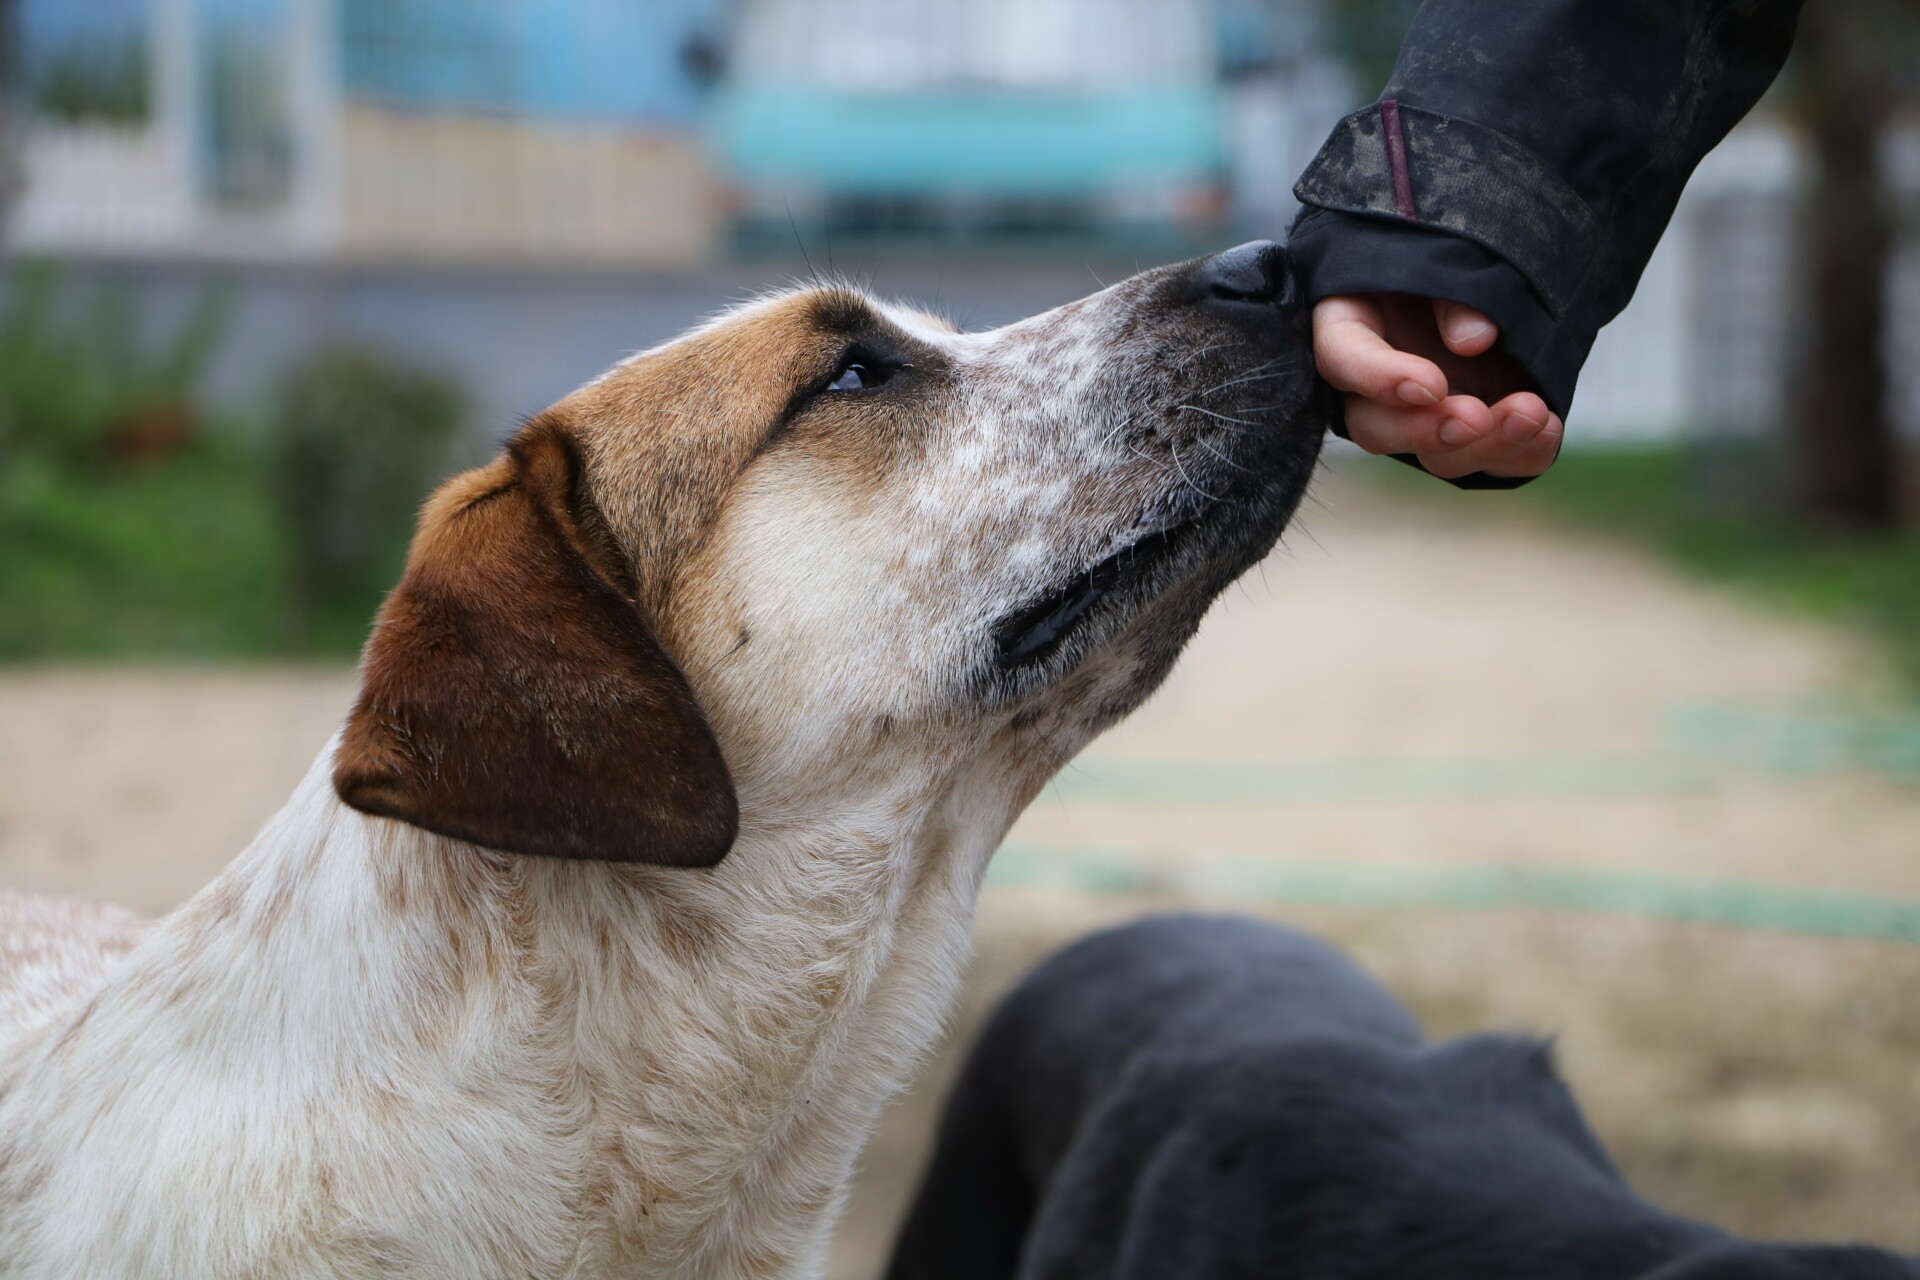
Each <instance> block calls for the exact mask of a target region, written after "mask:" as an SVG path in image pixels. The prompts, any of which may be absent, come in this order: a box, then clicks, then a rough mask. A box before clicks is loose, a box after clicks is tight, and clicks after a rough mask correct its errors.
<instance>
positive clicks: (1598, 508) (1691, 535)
mask: <svg viewBox="0 0 1920 1280" xmlns="http://www.w3.org/2000/svg"><path fill="white" fill-rule="evenodd" d="M1376 470H1379V471H1383V472H1387V473H1397V474H1389V475H1387V476H1386V477H1385V478H1384V479H1385V482H1386V483H1389V484H1391V485H1393V486H1394V487H1395V488H1396V489H1399V488H1401V487H1402V486H1405V487H1406V488H1409V489H1411V488H1413V487H1416V486H1418V487H1421V488H1423V489H1424V488H1427V487H1432V488H1434V489H1439V482H1438V481H1435V480H1431V479H1427V478H1425V477H1423V476H1420V475H1418V474H1416V473H1414V472H1412V471H1411V470H1408V469H1403V468H1399V467H1383V468H1376ZM1696 490H1697V485H1696V484H1695V483H1694V482H1693V477H1692V476H1691V474H1690V470H1689V465H1688V459H1687V457H1686V455H1685V454H1684V453H1683V452H1682V451H1681V450H1679V449H1677V448H1634V449H1617V450H1614V449H1609V450H1603V451H1595V452H1577V453H1569V454H1567V455H1566V456H1564V457H1562V458H1561V459H1560V461H1559V462H1558V463H1557V464H1556V465H1555V466H1554V468H1553V470H1552V471H1550V472H1548V473H1547V474H1546V475H1545V476H1543V477H1542V478H1540V479H1539V480H1536V481H1535V482H1534V483H1532V484H1530V485H1528V486H1526V487H1525V488H1523V489H1520V490H1517V491H1515V492H1512V493H1490V494H1474V495H1465V496H1466V497H1467V498H1469V499H1470V500H1472V501H1474V502H1476V503H1483V504H1486V505H1488V506H1499V505H1506V506H1508V507H1509V509H1510V510H1511V511H1513V512H1514V513H1516V514H1522V515H1530V516H1537V517H1544V518H1547V519H1551V520H1555V521H1559V522H1563V523H1565V524H1568V525H1572V526H1575V527H1579V528H1583V529H1590V530H1594V531H1598V532H1602V533H1605V534H1608V535H1611V536H1616V537H1619V538H1622V539H1625V540H1628V541H1631V542H1635V543H1638V544H1641V545H1643V546H1646V547H1649V548H1651V549H1652V550H1654V551H1656V552H1658V553H1659V554H1660V555H1662V556H1663V557H1665V558H1666V559H1668V560H1669V561H1671V562H1672V563H1673V564H1675V565H1677V566H1679V567H1680V568H1681V569H1683V570H1685V571H1686V572H1688V573H1691V574H1693V575H1695V576H1697V577H1699V578H1700V579H1702V580H1705V581H1710V582H1714V583H1719V584H1724V585H1727V586H1730V587H1733V588H1735V589H1737V590H1739V591H1741V592H1743V593H1744V594H1746V595H1748V596H1750V597H1752V598H1753V599H1755V600H1758V601H1760V602H1762V603H1764V604H1766V605H1768V606H1770V607H1774V608H1778V609H1784V610H1788V611H1791V612H1796V613H1800V614H1803V615H1811V616H1814V617H1819V618H1823V619H1827V620H1831V621H1835V622H1839V623H1842V624H1845V625H1849V626H1854V627H1858V628H1860V629H1862V630H1864V631H1865V632H1867V633H1869V634H1870V635H1872V636H1874V637H1875V638H1876V639H1877V640H1878V641H1879V642H1880V643H1881V644H1882V645H1883V646H1884V648H1885V650H1886V652H1887V654H1888V656H1889V657H1890V658H1891V660H1892V662H1893V664H1894V666H1895V668H1896V669H1897V670H1898V671H1899V672H1900V673H1901V675H1902V676H1903V677H1905V679H1906V680H1907V681H1908V682H1909V683H1910V684H1911V685H1912V686H1913V687H1914V688H1915V689H1916V690H1920V530H1910V531H1908V532H1905V533H1902V534H1898V535H1894V536H1892V537H1887V538H1877V539H1821V538H1815V537H1812V536H1810V535H1809V534H1807V533H1806V532H1804V531H1803V530H1801V529H1798V528H1796V527H1795V526H1794V524H1793V523H1792V522H1791V521H1790V520H1787V519H1785V518H1782V517H1778V516H1767V515H1761V514H1757V513H1755V512H1754V511H1752V510H1741V509H1736V508H1733V507H1730V506H1725V505H1718V506H1716V505H1715V504H1712V503H1708V502H1703V501H1701V500H1700V498H1699V497H1698V496H1697V492H1696ZM1445 494H1446V491H1445V490H1444V489H1440V492H1439V494H1438V495H1436V496H1445Z"/></svg>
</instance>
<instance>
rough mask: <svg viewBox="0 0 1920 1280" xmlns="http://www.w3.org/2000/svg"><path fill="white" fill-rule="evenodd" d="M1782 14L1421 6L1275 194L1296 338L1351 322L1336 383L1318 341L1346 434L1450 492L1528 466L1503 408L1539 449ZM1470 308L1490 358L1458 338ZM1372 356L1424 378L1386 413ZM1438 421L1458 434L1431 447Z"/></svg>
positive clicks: (1390, 402) (1386, 368)
mask: <svg viewBox="0 0 1920 1280" xmlns="http://www.w3.org/2000/svg"><path fill="white" fill-rule="evenodd" d="M1799 9H1800V0H1426V3H1425V4H1424V5H1422V6H1421V9H1420V12H1419V15H1418V16H1417V17H1416V18H1415V19H1414V23H1413V26H1412V28H1411V30H1410V31H1409V32H1408V35H1407V39H1406V42H1405V44H1404V45H1403V46H1402V48H1401V51H1400V60H1399V64H1398V66H1397V67H1396V68H1395V70H1394V73H1393V77H1392V79H1391V80H1390V81H1389V82H1388V84H1387V87H1386V90H1385V92H1384V93H1383V94H1382V95H1381V100H1380V102H1379V103H1377V104H1375V105H1374V106H1371V107H1368V108H1366V109H1364V110H1362V111H1358V112H1356V113H1354V114H1353V115H1351V116H1348V117H1347V118H1346V119H1345V120H1343V121H1341V122H1340V124H1339V125H1338V126H1337V127H1336V128H1335V129H1334V131H1333V135H1332V136H1331V137H1330V138H1329V139H1328V140H1327V143H1326V145H1325V146H1324V147H1323V148H1322V149H1321V151H1320V154H1319V155H1318V156H1317V157H1316V158H1315V159H1314V161H1313V163H1312V164H1311V165H1309V166H1308V167H1307V170H1306V172H1305V173H1304V174H1303V175H1302V176H1301V178H1300V181H1299V183H1298V185H1297V186H1296V187H1295V188H1294V193H1295V195H1296V196H1298V197H1299V199H1300V201H1301V203H1302V204H1303V205H1305V206H1306V208H1305V209H1304V210H1303V211H1302V213H1301V216H1300V218H1299V219H1298V220H1297V221H1296V222H1295V224H1294V227H1293V231H1292V235H1291V237H1290V240H1289V245H1290V247H1291V249H1292V252H1293V254H1294V257H1295V259H1296V260H1297V261H1298V263H1299V265H1300V268H1301V270H1302V273H1303V276H1304V279H1305V282H1306V287H1307V291H1308V298H1309V300H1311V301H1313V302H1315V303H1318V304H1319V306H1318V307H1317V308H1316V316H1315V330H1316V338H1317V339H1318V338H1320V336H1321V333H1322V330H1323V328H1325V327H1327V326H1329V325H1332V324H1349V325H1358V326H1360V327H1359V328H1350V329H1347V330H1345V331H1344V333H1345V334H1346V335H1350V337H1351V338H1352V339H1353V340H1352V341H1346V342H1342V343H1341V344H1340V345H1339V346H1338V347H1337V349H1336V350H1335V352H1333V353H1332V354H1334V355H1335V356H1336V360H1335V362H1334V363H1335V365H1336V367H1337V368H1338V369H1339V371H1340V375H1341V376H1335V375H1334V374H1333V373H1331V372H1329V361H1328V359H1327V357H1328V355H1329V351H1328V350H1327V344H1326V343H1324V342H1322V343H1320V345H1319V348H1318V351H1319V354H1320V356H1321V365H1322V371H1323V373H1328V376H1329V377H1330V379H1331V380H1333V381H1334V382H1335V383H1336V385H1341V383H1342V381H1343V378H1344V380H1345V382H1346V383H1347V384H1348V385H1346V386H1345V387H1344V388H1343V389H1346V390H1349V391H1350V392H1353V394H1352V395H1351V396H1350V397H1349V401H1348V424H1347V426H1348V431H1349V433H1350V434H1354V435H1355V436H1356V438H1361V437H1362V435H1363V434H1364V435H1365V436H1366V437H1369V438H1366V439H1362V440H1361V442H1362V443H1363V444H1366V445H1369V446H1370V447H1371V446H1374V445H1384V447H1381V448H1376V450H1375V451H1377V452H1385V451H1398V452H1404V453H1407V454H1414V455H1418V456H1419V458H1420V460H1421V461H1424V462H1425V463H1426V464H1427V466H1428V469H1429V470H1435V471H1436V472H1438V473H1440V474H1448V475H1452V476H1460V474H1461V472H1462V471H1463V470H1464V471H1468V472H1473V474H1468V475H1465V476H1464V477H1462V478H1460V479H1456V480H1455V483H1459V484H1463V485H1467V486H1474V487H1479V486H1485V485H1489V484H1491V485H1495V486H1499V487H1507V486H1510V485H1512V484H1515V483H1519V482H1521V481H1520V480H1519V479H1511V478H1506V477H1508V476H1514V477H1525V476H1527V475H1530V474H1534V473H1537V471H1539V470H1543V469H1544V467H1545V465H1546V463H1548V462H1551V460H1552V456H1551V452H1547V453H1546V454H1545V455H1544V457H1542V453H1541V445H1540V443H1539V442H1538V441H1532V442H1529V441H1526V440H1523V441H1521V442H1520V444H1519V446H1518V447H1515V445H1514V442H1512V441H1509V440H1506V439H1505V435H1507V434H1521V433H1524V432H1525V430H1526V428H1525V425H1524V423H1523V422H1515V423H1512V424H1511V425H1512V427H1513V430H1511V431H1507V432H1504V433H1503V427H1507V426H1508V425H1509V422H1508V420H1509V419H1511V418H1512V416H1513V415H1512V412H1511V411H1512V409H1513V408H1514V406H1516V405H1521V406H1525V407H1528V408H1533V407H1534V406H1536V405H1537V406H1538V407H1539V408H1544V409H1545V410H1546V411H1547V412H1548V414H1550V415H1551V416H1552V422H1551V424H1550V425H1551V426H1552V427H1553V428H1554V430H1552V431H1550V432H1544V433H1542V434H1543V435H1547V436H1550V437H1551V443H1552V445H1553V446H1554V447H1556V448H1557V445H1558V431H1557V428H1558V423H1559V420H1560V419H1562V418H1564V416H1565V414H1566V412H1567V410H1568V407H1569V406H1570V405H1571V404H1572V401H1573V393H1574V385H1575V383H1576V381H1577V380H1578V378H1579V374H1580V368H1581V366H1582V365H1583V364H1584V363H1585V362H1586V358H1587V353H1588V352H1589V351H1590V350H1591V349H1592V346H1593V340H1594V335H1595V334H1596V333H1598V332H1599V330H1600V327H1601V326H1602V325H1604V324H1605V323H1607V321H1609V320H1611V319H1612V318H1613V317H1614V316H1616V315H1618V314H1619V313H1620V311H1621V309H1622V308H1624V307H1625V306H1626V304H1627V301H1628V299H1629V298H1631V297H1632V295H1633V290H1634V286H1635V285H1636V284H1637V283H1638V282H1639V279H1640V273H1641V271H1642V270H1643V269H1644V268H1645V267H1646V263H1647V259H1648V258H1649V257H1651V256H1652V253H1653V249H1654V246H1655V244H1656V243H1657V242H1658V241H1659V239H1660V236H1661V233H1662V232H1664V231H1665V229H1666V226H1667V222H1668V220H1669V219H1670V218H1671V217H1672V216H1673V210H1674V205H1675V204H1676V203H1677V202H1678V200H1679V198H1680V191H1681V188H1682V187H1684V186H1685V185H1686V181H1687V178H1688V177H1689V176H1690V175H1691V174H1692V172H1693V169H1694V166H1695V165H1696V164H1698V163H1699V161H1700V158H1701V157H1702V156H1704V155H1705V154H1706V153H1707V152H1708V151H1709V150H1711V149H1712V148H1713V146H1714V145H1715V144H1717V143H1718V142H1719V141H1720V139H1721V138H1723V137H1725V136H1726V133H1727V131H1728V130H1729V129H1731V128H1732V127H1733V125H1734V123H1735V122H1736V121H1738V120H1739V119H1740V117H1741V116H1743V115H1745V114H1746V112H1747V111H1748V110H1749V109H1750V108H1751V107H1752V106H1753V104H1754V102H1755V101H1756V100H1758V98H1759V97H1760V95H1761V93H1762V92H1764V91H1765V89H1766V87H1767V86H1768V84H1770V83H1771V82H1772V80H1773V78H1774V76H1775V75H1776V74H1777V73H1778V71H1779V69H1780V66H1781V64H1782V63H1783V62H1784V61H1785V60H1786V56H1787V51H1788V48H1789V47H1790V45H1791V44H1792V40H1793V30H1794V24H1795V21H1796V20H1797V17H1798V14H1799ZM1403 295H1411V297H1407V296H1403ZM1433 299H1441V300H1445V301H1446V302H1447V303H1448V304H1464V306H1449V307H1442V308H1438V309H1436V308H1435V306H1434V303H1433V302H1432V301H1430V300H1433ZM1356 307H1357V308H1358V310H1356V309H1355V308H1356ZM1368 308H1372V309H1373V310H1372V312H1371V313H1369V312H1368V310H1367V309H1368ZM1482 317H1484V319H1485V320H1486V321H1490V322H1491V324H1492V325H1493V326H1495V329H1496V331H1497V337H1498V344H1497V346H1493V344H1492V339H1491V337H1489V335H1488V334H1487V333H1484V332H1480V333H1475V332H1473V330H1474V329H1475V328H1476V327H1477V326H1478V324H1479V323H1480V321H1481V319H1482ZM1449 321H1452V322H1454V324H1455V326H1456V331H1455V332H1452V333H1446V332H1443V328H1444V326H1445V325H1446V324H1447V323H1448V322H1449ZM1363 333H1371V334H1372V335H1373V341H1372V343H1371V344H1369V343H1366V342H1363V341H1360V340H1359V339H1360V338H1361V337H1362V336H1363ZM1461 337H1464V338H1465V339H1466V340H1465V341H1464V342H1460V341H1454V340H1453V339H1455V338H1461ZM1443 338H1444V339H1446V340H1445V341H1442V339H1443ZM1423 340H1424V341H1425V342H1426V343H1428V344H1429V345H1428V347H1427V348H1425V349H1423V348H1422V347H1421V346H1420V345H1419V344H1420V342H1421V341H1423ZM1489 346H1492V350H1491V351H1489V350H1488V347H1489ZM1481 352H1486V354H1484V355H1483V354H1480V353H1481ZM1392 356H1398V357H1399V359H1400V361H1401V363H1400V365H1399V366H1398V370H1399V373H1400V374H1405V373H1406V372H1407V371H1409V370H1413V369H1415V368H1416V367H1419V366H1420V362H1421V361H1422V360H1425V361H1426V362H1427V367H1428V368H1429V369H1430V372H1429V373H1428V374H1426V375H1423V376H1420V377H1416V378H1414V381H1415V383H1416V387H1415V388H1413V389H1408V390H1407V391H1406V393H1405V394H1404V395H1403V396H1400V397H1399V398H1398V399H1397V400H1396V399H1395V398H1394V392H1395V389H1396V388H1398V387H1400V386H1401V384H1402V383H1404V382H1405V381H1406V378H1405V377H1403V376H1397V375H1396V374H1395V372H1394V369H1395V366H1394V365H1393V363H1392V361H1391V360H1390V359H1389V357H1392ZM1342 358H1343V359H1344V362H1342ZM1448 384H1451V385H1450V386H1449V385H1448ZM1436 386H1438V387H1439V388H1440V390H1442V391H1443V392H1445V391H1451V392H1454V393H1461V394H1452V395H1445V396H1440V397H1436V396H1433V389H1434V387H1436ZM1534 393H1537V395H1535V394H1534ZM1503 395H1504V396H1505V397H1506V398H1504V399H1502V398H1501V397H1502V396H1503ZM1515 395H1520V396H1525V397H1526V399H1524V400H1516V399H1514V396H1515ZM1428 398H1432V399H1433V401H1434V402H1433V403H1432V404H1427V403H1425V402H1424V401H1425V400H1426V399H1428ZM1502 410H1505V412H1501V411H1502ZM1536 414H1537V410H1536ZM1450 418H1451V419H1453V420H1454V421H1455V422H1456V423H1462V422H1463V420H1464V426H1465V427H1466V428H1467V429H1466V430H1465V431H1463V430H1461V427H1460V426H1458V425H1456V426H1455V427H1453V428H1451V434H1452V435H1454V436H1455V437H1461V436H1466V437H1468V438H1467V439H1465V441H1464V443H1459V442H1455V441H1448V440H1446V439H1444V438H1443V436H1442V427H1443V424H1445V423H1446V422H1447V421H1448V420H1449V419H1450ZM1400 445H1404V446H1405V447H1404V448H1403V449H1398V450H1396V449H1395V446H1400ZM1476 461H1478V462H1484V463H1485V471H1482V472H1474V469H1473V467H1472V466H1471V465H1467V464H1470V463H1474V462H1476ZM1486 472H1494V473H1497V474H1494V475H1488V474H1486Z"/></svg>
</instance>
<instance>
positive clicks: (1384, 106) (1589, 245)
mask: <svg viewBox="0 0 1920 1280" xmlns="http://www.w3.org/2000/svg"><path fill="white" fill-rule="evenodd" d="M1293 193H1294V195H1295V196H1296V197H1297V198H1298V199H1299V200H1300V202H1301V203H1302V204H1309V205H1317V206H1319V207H1320V208H1324V209H1334V210H1338V211H1340V212H1342V213H1352V214H1363V215H1367V216H1371V217H1379V218H1388V219H1392V220H1394V221H1398V222H1407V223H1413V224H1415V225H1417V226H1422V227H1428V228H1431V229H1433V230H1437V231H1446V232H1451V233H1452V234H1454V235H1458V236H1462V237H1464V238H1466V239H1468V240H1472V241H1473V242H1475V243H1476V244H1479V245H1481V246H1483V247H1485V248H1486V249H1488V250H1490V251H1491V252H1493V253H1496V254H1498V255H1499V256H1500V257H1502V258H1504V259H1505V260H1506V261H1508V262H1510V263H1512V264H1513V266H1514V268H1515V269H1516V270H1518V271H1519V272H1520V273H1521V274H1522V275H1523V276H1525V277H1526V279H1527V283H1528V284H1530V285H1532V286H1533V288H1534V289H1535V290H1536V291H1537V292H1538V293H1539V295H1540V298H1541V300H1542V301H1543V302H1545V303H1546V305H1547V307H1548V309H1549V310H1550V311H1551V312H1552V313H1553V315H1554V316H1555V317H1556V318H1558V317H1560V316H1561V315H1563V314H1564V313H1565V311H1566V309H1567V307H1568V305H1569V304H1570V303H1571V302H1572V300H1573V297H1574V295H1575V293H1576V292H1577V290H1578V288H1579V286H1580V283H1581V281H1582V279H1583V277H1584V276H1585V275H1586V272H1587V269H1588V267H1589V265H1590V264H1591V263H1592V262H1593V259H1594V255H1595V254H1596V253H1598V252H1599V251H1600V249H1601V247H1602V244H1603V229H1602V227H1601V224H1600V219H1599V218H1598V217H1596V216H1595V215H1594V212H1593V210H1592V209H1591V208H1590V207H1589V206H1588V205H1587V203H1586V201H1584V200H1582V199H1581V198H1580V196H1579V194H1578V193H1576V192H1575V191H1574V190H1573V188H1572V187H1570V186H1568V185H1567V183H1566V181H1565V180H1564V179H1562V178H1561V177H1560V176H1559V175H1557V174H1555V173H1554V172H1553V171H1552V170H1550V169H1548V168H1547V167H1546V166H1545V165H1544V164H1542V163H1541V162H1540V160H1539V159H1538V158H1537V157H1536V156H1535V155H1534V154H1533V153H1532V152H1531V151H1529V150H1528V149H1527V148H1525V147H1523V146H1521V145H1520V144H1519V143H1517V142H1515V141H1514V140H1513V139H1512V138H1509V137H1507V136H1506V135H1505V134H1503V133H1499V132H1496V131H1495V130H1492V129H1489V128H1487V127H1485V126H1484V125H1478V124H1474V123H1473V122H1472V121H1469V120H1457V119H1453V118H1451V117H1448V116H1443V115H1436V114H1435V113H1433V112H1431V111H1422V110H1421V109H1420V108H1418V107H1409V106H1406V105H1404V104H1402V103H1400V102H1397V101H1395V100H1393V99H1388V100H1387V101H1385V102H1381V103H1378V104H1377V105H1375V106H1371V107H1368V108H1366V109H1365V110H1364V111H1356V112H1355V113H1354V114H1352V115H1350V116H1348V117H1347V118H1346V119H1344V120H1342V121H1341V122H1340V123H1339V124H1338V125H1337V126H1335V128H1334V131H1333V134H1332V136H1331V137H1329V138H1328V139H1327V142H1326V145H1325V146H1323V147H1321V148H1320V154H1319V155H1317V156H1315V157H1314V160H1313V163H1312V164H1310V165H1308V166H1307V170H1306V172H1305V173H1303V174H1302V175H1301V176H1300V181H1299V182H1298V183H1297V184H1295V186H1294V189H1293Z"/></svg>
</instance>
